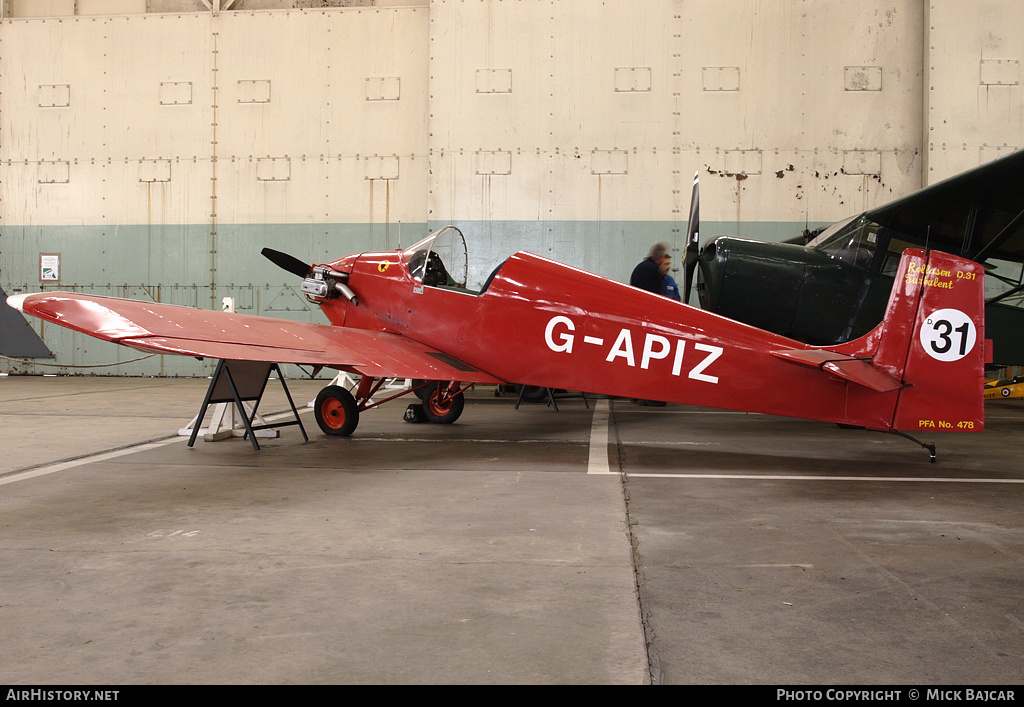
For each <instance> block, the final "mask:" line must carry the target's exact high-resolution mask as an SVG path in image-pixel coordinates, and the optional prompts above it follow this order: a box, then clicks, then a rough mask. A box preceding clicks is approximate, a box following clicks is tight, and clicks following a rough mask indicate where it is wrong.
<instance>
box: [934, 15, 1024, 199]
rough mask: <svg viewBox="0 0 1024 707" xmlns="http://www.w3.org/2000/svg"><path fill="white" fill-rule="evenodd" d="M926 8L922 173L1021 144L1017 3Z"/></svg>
mask: <svg viewBox="0 0 1024 707" xmlns="http://www.w3.org/2000/svg"><path fill="white" fill-rule="evenodd" d="M925 6H926V10H925V12H926V13H927V22H926V29H927V38H926V42H927V45H926V46H927V54H926V57H925V58H926V68H927V70H928V72H927V86H926V94H925V95H926V101H927V102H926V130H927V141H928V154H927V159H928V161H927V181H928V183H933V182H936V181H939V180H941V179H944V178H946V177H950V176H952V175H954V174H956V173H957V172H961V171H963V170H965V169H970V168H971V167H975V166H977V165H979V164H981V163H983V162H986V161H988V160H990V159H993V158H994V157H996V156H998V155H999V154H1001V153H1006V152H1011V151H1013V150H1014V149H1019V148H1022V147H1024V86H1022V85H1021V78H1022V77H1021V75H1020V62H1021V61H1022V60H1024V33H1022V32H1021V27H1024V3H1020V2H1006V1H1004V0H935V1H933V2H929V3H925Z"/></svg>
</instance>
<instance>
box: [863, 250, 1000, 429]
mask: <svg viewBox="0 0 1024 707" xmlns="http://www.w3.org/2000/svg"><path fill="white" fill-rule="evenodd" d="M984 275H985V270H984V267H983V266H982V265H981V264H980V263H976V262H974V261H971V260H966V259H964V258H959V257H957V256H954V255H950V254H948V253H942V252H939V251H932V252H930V253H927V254H926V253H925V252H924V251H921V250H917V249H911V250H907V251H905V252H904V255H903V259H902V261H901V262H900V268H899V271H898V272H897V275H896V282H895V283H894V285H893V295H892V297H891V298H890V301H889V308H888V309H887V311H886V318H885V324H883V326H882V332H881V337H880V341H879V347H878V351H877V353H876V354H875V356H874V360H873V364H874V365H875V367H876V368H879V369H880V370H882V371H884V372H886V373H887V374H888V375H889V376H891V377H892V378H894V379H895V380H900V381H902V383H903V388H902V390H901V391H900V392H899V398H898V400H897V403H896V409H895V412H894V414H893V420H892V425H891V427H892V429H894V430H900V431H903V432H912V431H916V430H933V431H934V430H948V431H979V430H981V429H983V427H984V412H985V410H984V402H985V401H984V396H983V388H984V378H985V350H986V347H985V292H984ZM911 322H912V323H913V326H912V327H908V324H909V323H911Z"/></svg>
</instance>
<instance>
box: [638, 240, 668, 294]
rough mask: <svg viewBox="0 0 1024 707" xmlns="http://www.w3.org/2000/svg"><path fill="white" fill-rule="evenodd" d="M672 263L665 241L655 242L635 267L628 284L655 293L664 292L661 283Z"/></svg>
mask: <svg viewBox="0 0 1024 707" xmlns="http://www.w3.org/2000/svg"><path fill="white" fill-rule="evenodd" d="M671 265H672V256H671V255H669V252H668V244H667V243H655V244H654V245H652V246H651V251H650V252H649V253H648V254H647V257H646V258H645V259H644V260H643V261H642V262H641V263H640V264H639V265H637V266H636V267H635V268H633V274H632V275H630V277H629V284H630V285H632V286H633V287H639V288H640V289H641V290H647V291H648V292H653V293H654V294H656V295H660V294H664V293H663V292H662V284H663V280H664V279H665V275H666V274H667V273H668V269H669V267H670V266H671Z"/></svg>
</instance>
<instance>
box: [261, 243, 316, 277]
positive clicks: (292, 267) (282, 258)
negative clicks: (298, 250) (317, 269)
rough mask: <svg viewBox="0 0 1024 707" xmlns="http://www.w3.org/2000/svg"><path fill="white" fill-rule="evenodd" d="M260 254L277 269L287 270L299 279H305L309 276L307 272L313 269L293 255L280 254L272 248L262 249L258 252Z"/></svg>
mask: <svg viewBox="0 0 1024 707" xmlns="http://www.w3.org/2000/svg"><path fill="white" fill-rule="evenodd" d="M260 254H261V255H262V256H263V257H264V258H267V259H268V260H269V261H270V262H272V263H273V264H274V265H276V266H278V267H279V268H283V269H284V270H287V271H288V272H290V273H292V274H293V275H298V276H299V277H306V275H308V274H309V271H310V270H312V269H313V266H312V265H306V264H305V263H304V262H302V261H301V260H299V259H298V258H296V257H295V256H294V255H288V254H287V253H282V252H281V251H279V250H274V249H273V248H264V249H263V250H261V251H260Z"/></svg>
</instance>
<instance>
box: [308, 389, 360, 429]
mask: <svg viewBox="0 0 1024 707" xmlns="http://www.w3.org/2000/svg"><path fill="white" fill-rule="evenodd" d="M313 414H314V416H315V417H316V424H318V425H320V429H321V430H323V432H324V434H326V435H331V436H332V437H348V436H349V435H350V434H352V433H353V432H355V429H356V426H357V425H358V424H359V406H358V405H357V404H356V399H355V398H354V397H352V393H350V392H348V391H347V390H345V389H344V388H342V387H340V386H337V385H329V386H327V387H326V388H324V389H323V390H321V391H320V394H319V395H317V396H316V402H315V403H313Z"/></svg>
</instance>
